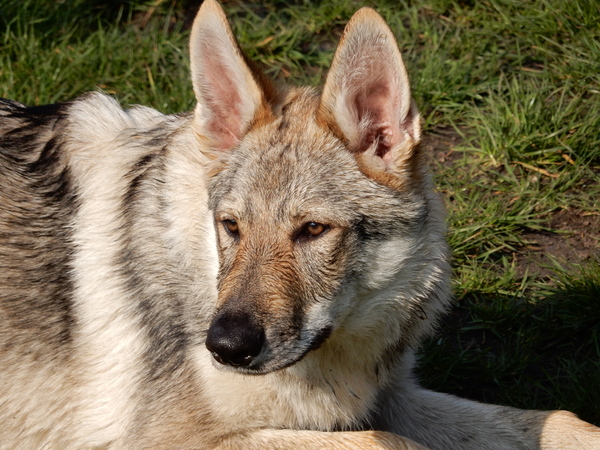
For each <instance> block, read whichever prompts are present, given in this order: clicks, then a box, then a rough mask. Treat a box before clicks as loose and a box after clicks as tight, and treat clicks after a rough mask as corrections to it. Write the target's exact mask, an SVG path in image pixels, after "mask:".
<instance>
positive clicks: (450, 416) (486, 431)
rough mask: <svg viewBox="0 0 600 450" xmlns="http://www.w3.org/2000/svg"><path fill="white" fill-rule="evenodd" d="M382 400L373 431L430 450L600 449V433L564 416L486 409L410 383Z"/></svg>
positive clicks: (555, 412) (589, 425) (572, 415)
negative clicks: (408, 439) (414, 442)
mask: <svg viewBox="0 0 600 450" xmlns="http://www.w3.org/2000/svg"><path fill="white" fill-rule="evenodd" d="M382 399H383V400H382V402H381V408H380V414H379V416H378V417H377V419H376V424H377V428H378V429H383V430H388V431H391V432H394V433H398V434H401V435H403V436H407V437H409V438H411V439H414V440H415V441H416V442H419V443H421V444H423V445H426V446H428V447H430V448H432V449H461V450H469V449H472V450H485V449H489V450H500V449H507V450H508V449H511V450H512V449H532V450H533V449H548V450H550V449H553V450H559V449H560V450H567V449H573V450H575V449H592V448H594V449H600V428H597V427H595V426H593V425H591V424H589V423H587V422H584V421H582V420H579V419H578V418H577V417H576V416H575V415H574V414H571V413H569V412H566V411H550V412H546V411H526V410H520V409H516V408H509V407H505V406H497V405H486V404H483V403H477V402H474V401H470V400H464V399H461V398H458V397H454V396H452V395H447V394H440V393H437V392H433V391H429V390H426V389H423V388H421V387H420V386H418V385H417V384H416V383H414V382H412V381H407V382H406V384H405V385H396V387H395V388H394V389H392V390H390V391H389V392H388V393H386V394H384V395H382Z"/></svg>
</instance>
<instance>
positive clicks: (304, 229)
mask: <svg viewBox="0 0 600 450" xmlns="http://www.w3.org/2000/svg"><path fill="white" fill-rule="evenodd" d="M313 226H318V227H321V230H320V231H319V232H318V233H313V232H311V231H310V230H309V229H310V227H313ZM330 229H331V225H327V224H325V223H321V222H317V221H314V220H311V221H309V222H306V223H304V224H303V225H302V226H301V227H300V228H299V229H298V230H297V231H296V233H295V234H294V240H295V241H296V242H306V241H310V240H314V239H318V238H320V237H322V236H323V235H325V234H326V233H327V232H328V231H329V230H330Z"/></svg>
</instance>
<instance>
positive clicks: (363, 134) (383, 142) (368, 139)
mask: <svg viewBox="0 0 600 450" xmlns="http://www.w3.org/2000/svg"><path fill="white" fill-rule="evenodd" d="M379 76H381V75H379ZM395 97H396V96H395V95H394V93H393V90H392V89H390V87H389V84H388V83H386V82H384V81H380V82H375V83H372V84H371V85H367V86H365V89H364V90H362V91H361V92H358V93H357V95H356V96H355V100H354V108H355V109H356V112H357V118H358V121H359V135H360V137H359V139H360V142H359V147H358V149H359V151H361V152H364V151H366V150H368V149H369V148H370V147H371V146H372V145H373V143H374V142H377V148H376V151H375V154H376V155H377V156H379V157H380V158H382V159H384V160H386V157H387V159H388V160H389V159H390V158H391V156H390V155H389V152H390V150H391V149H392V147H393V146H395V145H396V144H397V143H398V142H399V141H400V124H399V120H398V119H397V116H398V114H397V111H396V107H397V106H396V104H397V101H395Z"/></svg>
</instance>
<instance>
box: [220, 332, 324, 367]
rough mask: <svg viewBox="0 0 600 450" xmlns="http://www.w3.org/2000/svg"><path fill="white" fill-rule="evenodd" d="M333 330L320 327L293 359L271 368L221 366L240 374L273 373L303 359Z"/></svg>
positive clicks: (322, 342)
mask: <svg viewBox="0 0 600 450" xmlns="http://www.w3.org/2000/svg"><path fill="white" fill-rule="evenodd" d="M332 332H333V326H331V325H328V326H326V327H324V328H322V329H321V330H319V332H318V334H317V335H316V336H315V338H314V339H313V340H312V342H311V343H310V344H309V345H308V346H307V347H306V349H305V350H304V351H303V352H302V353H301V354H300V355H299V356H298V357H297V358H295V359H293V360H291V361H289V362H286V363H285V364H283V365H277V366H275V367H273V368H267V369H264V368H261V365H263V364H261V365H259V366H258V367H257V368H251V367H250V368H249V367H240V366H237V367H234V366H226V365H224V364H222V365H221V367H222V368H225V369H226V370H228V371H230V372H234V373H239V374H242V375H253V376H260V375H267V374H269V373H273V372H277V371H280V370H283V369H287V368H288V367H291V366H293V365H294V364H296V363H298V362H300V361H301V360H302V359H304V357H305V356H306V355H307V354H308V353H310V352H312V351H314V350H318V349H319V348H320V347H321V346H322V345H323V344H324V343H325V341H326V340H327V339H328V338H329V336H331V333H332Z"/></svg>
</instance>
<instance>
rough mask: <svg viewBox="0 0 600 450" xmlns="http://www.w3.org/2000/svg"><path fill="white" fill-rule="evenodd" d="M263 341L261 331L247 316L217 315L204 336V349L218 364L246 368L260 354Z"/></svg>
mask: <svg viewBox="0 0 600 450" xmlns="http://www.w3.org/2000/svg"><path fill="white" fill-rule="evenodd" d="M264 340H265V335H264V331H263V329H262V328H261V327H260V326H258V325H256V324H255V323H254V321H253V320H252V316H250V315H248V314H240V313H237V314H232V313H227V312H224V313H221V314H219V315H218V316H217V317H216V318H215V320H213V323H212V324H211V326H210V328H209V329H208V334H207V336H206V348H207V349H208V350H209V351H210V352H211V354H212V356H213V358H214V359H215V360H216V361H217V362H219V363H220V364H226V365H230V366H234V367H247V366H249V365H250V364H251V363H252V361H254V359H255V358H256V357H257V356H258V355H259V354H260V352H261V350H262V348H263V344H264Z"/></svg>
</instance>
